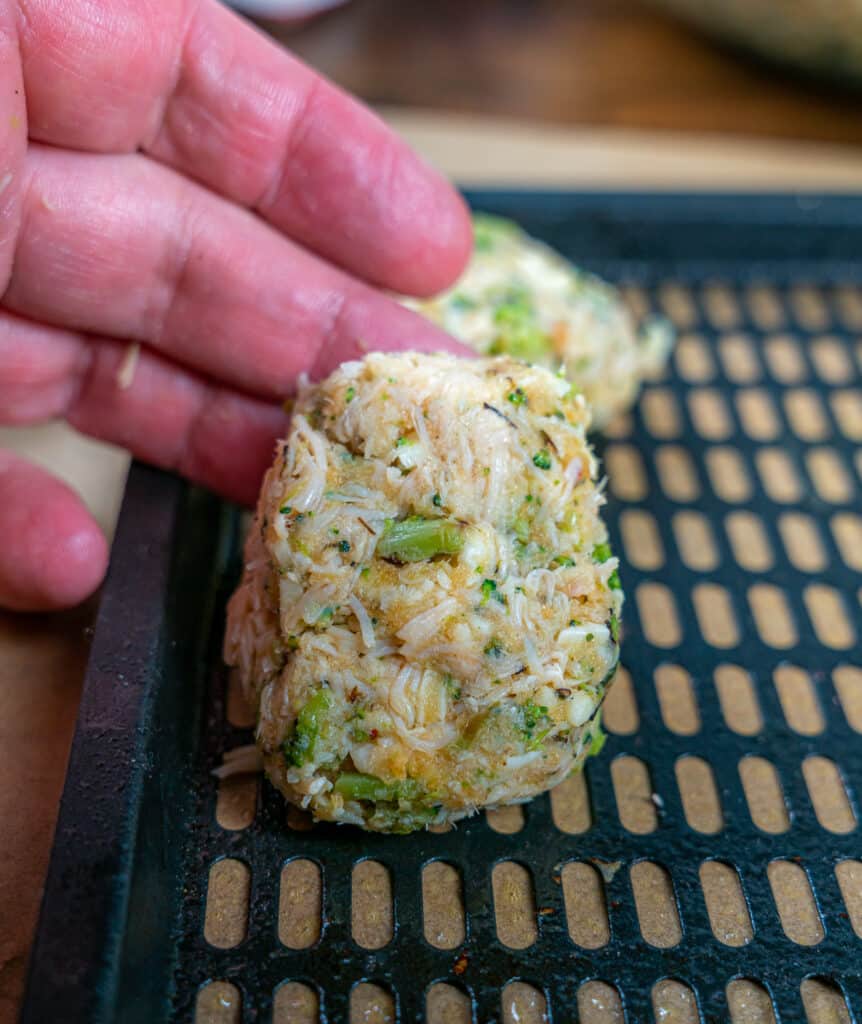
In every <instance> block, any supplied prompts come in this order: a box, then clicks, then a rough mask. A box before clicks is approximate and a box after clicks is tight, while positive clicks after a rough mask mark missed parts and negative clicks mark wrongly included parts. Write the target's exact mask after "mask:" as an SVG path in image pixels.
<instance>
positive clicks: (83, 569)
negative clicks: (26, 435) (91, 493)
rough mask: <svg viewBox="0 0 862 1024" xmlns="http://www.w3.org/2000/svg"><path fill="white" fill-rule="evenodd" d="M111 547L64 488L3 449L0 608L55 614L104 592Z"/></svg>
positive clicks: (0, 457) (0, 459)
mask: <svg viewBox="0 0 862 1024" xmlns="http://www.w3.org/2000/svg"><path fill="white" fill-rule="evenodd" d="M107 565H108V544H107V541H106V540H105V538H104V536H103V535H102V532H101V530H100V529H99V527H98V526H97V525H96V522H95V520H94V519H93V517H92V516H91V515H90V513H89V512H88V511H87V509H86V508H85V507H84V503H83V502H82V501H81V499H80V498H79V497H78V496H77V495H76V494H75V492H74V491H72V490H70V489H69V488H68V487H67V486H66V485H65V484H63V483H61V482H60V481H59V480H57V479H56V478H54V477H53V476H51V475H50V474H48V473H46V472H45V471H44V470H42V469H38V468H37V467H36V466H34V465H32V464H31V463H29V462H26V461H24V460H23V459H21V458H18V457H17V456H15V455H13V454H12V453H11V452H8V451H4V450H2V449H0V606H2V607H6V608H11V609H13V610H14V611H50V610H54V609H58V608H68V607H71V606H72V605H75V604H78V603H80V602H81V601H83V600H84V599H85V598H86V597H89V596H90V594H92V593H93V591H94V590H95V589H96V588H97V587H98V586H99V584H100V583H101V582H102V578H103V576H104V575H105V570H106V568H107Z"/></svg>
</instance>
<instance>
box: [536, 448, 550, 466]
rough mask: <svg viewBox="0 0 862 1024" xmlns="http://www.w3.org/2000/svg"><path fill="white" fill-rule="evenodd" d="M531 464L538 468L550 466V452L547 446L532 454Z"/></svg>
mask: <svg viewBox="0 0 862 1024" xmlns="http://www.w3.org/2000/svg"><path fill="white" fill-rule="evenodd" d="M533 465H534V466H536V467H537V468H538V469H550V468H551V453H550V452H549V451H548V449H547V448H542V449H540V450H539V451H537V452H536V454H535V455H534V456H533Z"/></svg>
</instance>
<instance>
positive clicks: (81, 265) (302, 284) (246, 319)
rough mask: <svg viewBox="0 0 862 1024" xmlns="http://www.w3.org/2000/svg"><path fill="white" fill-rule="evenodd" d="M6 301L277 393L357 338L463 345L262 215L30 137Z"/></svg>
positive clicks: (166, 178)
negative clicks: (35, 143) (277, 229)
mask: <svg viewBox="0 0 862 1024" xmlns="http://www.w3.org/2000/svg"><path fill="white" fill-rule="evenodd" d="M3 301H4V304H5V305H6V306H7V308H9V309H12V310H14V311H17V312H19V313H21V314H22V315H24V316H27V317H30V318H32V319H38V320H43V321H46V322H49V323H52V324H56V325H58V326H66V327H72V328H74V329H78V330H84V331H92V332H94V333H98V334H104V335H109V336H111V337H118V338H124V339H132V340H136V341H143V342H147V343H149V344H151V345H152V346H153V347H155V348H157V349H159V350H161V351H162V352H164V353H165V354H167V355H168V356H170V358H171V359H174V360H177V361H181V362H183V363H185V364H187V365H188V366H190V367H193V368H195V369H197V370H199V371H201V372H203V373H204V374H205V375H207V376H212V377H217V378H219V379H220V380H222V381H225V382H227V383H229V384H231V385H233V386H235V387H237V388H239V389H240V390H243V391H249V392H252V393H256V394H260V395H264V396H269V397H274V398H278V399H281V398H283V397H284V395H286V394H288V393H289V392H291V391H292V390H293V387H294V383H295V379H296V376H297V374H299V373H300V372H303V371H309V370H312V369H313V368H315V367H318V368H319V367H321V366H324V365H326V366H331V365H332V364H333V363H337V362H340V361H342V360H344V359H350V358H354V357H355V356H356V355H357V354H358V353H359V352H361V351H362V348H363V347H370V348H379V349H398V348H415V349H423V350H428V349H432V350H440V349H447V348H448V349H451V350H453V351H466V349H462V348H461V347H460V346H458V345H456V343H455V342H454V341H453V339H451V338H450V337H449V336H448V335H446V334H444V333H443V332H441V331H440V330H439V329H438V328H436V327H433V326H432V325H431V324H430V323H428V322H427V321H426V320H424V319H423V318H421V317H419V316H417V315H416V314H414V313H412V312H410V311H408V310H406V309H404V308H403V307H401V306H400V305H398V304H397V303H396V302H394V301H393V300H392V299H390V298H388V297H386V296H384V295H383V294H381V293H379V292H377V291H375V290H373V289H371V288H369V287H367V286H366V285H362V284H360V283H359V282H357V281H356V280H354V279H353V278H350V277H348V276H347V275H345V274H344V273H342V272H341V271H338V270H336V269H335V268H333V267H331V266H330V265H329V264H326V263H323V262H322V261H321V260H319V259H318V258H316V257H314V256H311V255H310V254H309V253H307V252H306V251H305V250H303V249H301V248H300V247H298V246H296V245H294V244H293V243H291V242H290V241H288V240H287V239H284V238H282V237H281V236H280V235H278V234H277V233H276V232H274V231H273V230H272V229H271V228H269V227H268V226H267V225H265V224H263V223H262V222H261V221H260V220H259V218H257V217H254V216H253V215H251V214H250V213H248V212H247V211H246V210H242V209H240V208H239V207H236V206H234V205H233V204H231V203H228V202H226V201H225V200H223V199H220V198H219V197H217V196H214V195H213V194H212V193H210V192H208V191H207V190H206V189H203V188H201V187H200V186H199V185H195V184H194V183H192V182H189V181H188V180H187V179H185V178H181V177H180V176H178V175H176V174H175V173H173V172H172V171H169V170H166V169H165V168H163V167H159V166H157V165H156V164H153V163H152V162H151V161H148V160H146V159H145V158H143V157H140V156H134V155H132V156H93V155H85V154H72V153H64V152H62V151H60V150H53V149H47V148H42V147H36V146H31V148H30V152H29V153H28V156H27V163H26V194H25V202H24V216H23V221H22V227H21V234H20V238H19V242H18V247H17V250H16V253H15V264H14V268H13V272H12V278H11V281H10V285H9V289H8V291H7V293H6V295H5V297H4V299H3Z"/></svg>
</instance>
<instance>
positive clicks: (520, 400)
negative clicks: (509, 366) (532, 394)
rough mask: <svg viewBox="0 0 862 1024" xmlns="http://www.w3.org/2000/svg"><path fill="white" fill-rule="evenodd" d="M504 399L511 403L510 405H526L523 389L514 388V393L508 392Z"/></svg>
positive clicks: (525, 394) (525, 393)
mask: <svg viewBox="0 0 862 1024" xmlns="http://www.w3.org/2000/svg"><path fill="white" fill-rule="evenodd" d="M506 398H508V399H509V401H510V402H511V403H512V405H526V404H527V392H526V391H524V389H523V388H515V390H514V391H510V392H509V394H508V395H506Z"/></svg>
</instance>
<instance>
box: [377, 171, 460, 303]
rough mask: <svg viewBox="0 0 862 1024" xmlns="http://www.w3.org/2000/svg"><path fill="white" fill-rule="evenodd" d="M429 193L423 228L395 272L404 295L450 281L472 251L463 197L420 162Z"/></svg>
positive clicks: (430, 291) (428, 291)
mask: <svg viewBox="0 0 862 1024" xmlns="http://www.w3.org/2000/svg"><path fill="white" fill-rule="evenodd" d="M424 166H425V167H426V172H425V173H426V174H427V175H428V176H429V180H430V181H431V183H432V196H431V201H430V202H429V204H428V210H427V213H426V215H425V218H424V221H425V223H424V229H423V230H422V231H421V232H419V233H418V234H417V233H416V226H417V225H415V224H414V226H413V232H414V238H415V239H416V243H415V252H414V253H413V258H411V259H407V260H405V261H403V263H402V264H401V266H400V270H399V271H397V272H396V273H398V274H399V277H400V289H401V291H402V292H403V293H404V294H405V295H415V296H417V297H420V298H425V297H427V296H429V295H436V294H437V292H441V291H443V289H444V288H448V287H449V286H450V285H452V284H454V283H455V281H456V280H457V279H458V278H459V277H460V276H461V273H462V272H463V270H464V268H465V267H466V266H467V261H468V260H469V259H470V256H471V254H472V252H473V223H472V220H471V218H470V210H469V207H468V206H467V204H466V202H465V201H464V198H463V197H462V196H461V194H460V193H459V192H457V191H456V190H455V189H454V188H453V187H452V185H451V184H450V183H449V182H448V181H447V180H446V179H445V178H444V177H443V176H442V175H440V174H438V173H437V171H435V170H433V169H432V168H430V167H428V166H427V165H424Z"/></svg>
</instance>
